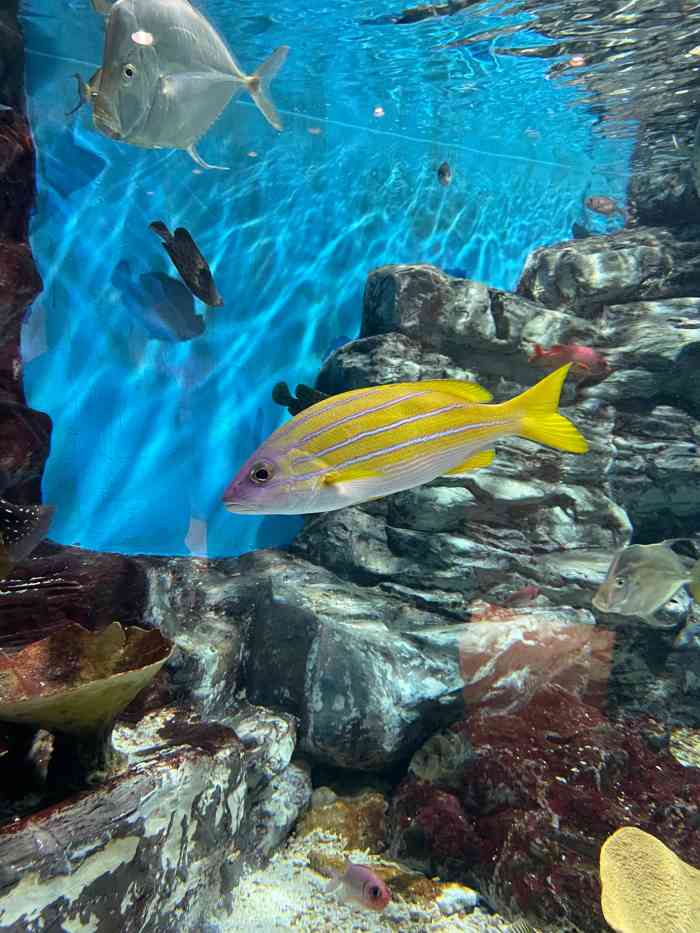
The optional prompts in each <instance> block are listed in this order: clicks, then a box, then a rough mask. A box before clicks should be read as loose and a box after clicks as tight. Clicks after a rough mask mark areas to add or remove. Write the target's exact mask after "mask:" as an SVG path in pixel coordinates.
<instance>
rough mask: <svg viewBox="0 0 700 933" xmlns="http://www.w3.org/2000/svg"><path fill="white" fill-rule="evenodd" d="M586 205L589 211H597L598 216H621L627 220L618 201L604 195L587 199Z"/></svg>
mask: <svg viewBox="0 0 700 933" xmlns="http://www.w3.org/2000/svg"><path fill="white" fill-rule="evenodd" d="M584 205H585V206H586V207H587V208H588V210H589V211H595V213H596V214H602V215H603V216H604V217H611V216H612V215H613V214H621V215H622V216H623V217H624V218H625V219H626V217H627V215H626V214H625V211H624V210H623V208H621V207H620V205H619V204H618V203H617V202H616V201H613V199H612V198H608V197H606V196H605V195H602V194H598V195H593V197H590V198H586V200H585V201H584Z"/></svg>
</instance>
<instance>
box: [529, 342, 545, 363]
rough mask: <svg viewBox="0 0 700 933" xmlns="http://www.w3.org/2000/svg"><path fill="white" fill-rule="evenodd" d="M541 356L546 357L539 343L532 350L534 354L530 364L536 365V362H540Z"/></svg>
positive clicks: (531, 356)
mask: <svg viewBox="0 0 700 933" xmlns="http://www.w3.org/2000/svg"><path fill="white" fill-rule="evenodd" d="M541 356H544V349H543V348H542V346H541V345H540V344H539V343H536V344H535V346H534V347H533V348H532V354H531V355H530V363H534V361H535V360H538V359H539V358H540V357H541Z"/></svg>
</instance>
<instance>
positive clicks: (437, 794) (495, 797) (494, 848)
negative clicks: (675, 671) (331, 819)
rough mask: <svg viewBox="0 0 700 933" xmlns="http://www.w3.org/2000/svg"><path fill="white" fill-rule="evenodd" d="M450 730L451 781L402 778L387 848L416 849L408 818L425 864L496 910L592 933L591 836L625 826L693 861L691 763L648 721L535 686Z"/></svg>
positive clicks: (595, 892) (595, 881)
mask: <svg viewBox="0 0 700 933" xmlns="http://www.w3.org/2000/svg"><path fill="white" fill-rule="evenodd" d="M453 731H458V732H461V733H462V734H463V735H464V736H465V737H466V738H467V739H468V740H469V741H470V743H471V744H472V747H473V750H474V752H475V754H474V756H473V757H471V758H469V759H468V760H467V761H466V763H465V767H464V775H463V782H462V784H461V787H459V789H457V790H456V791H453V792H452V793H447V792H446V791H445V790H444V789H443V788H440V787H439V786H435V785H430V784H425V783H419V782H416V781H414V780H412V779H407V780H405V781H404V782H403V783H402V784H401V785H400V786H399V788H398V789H397V792H396V795H395V797H394V800H393V804H392V810H391V824H392V827H393V834H392V847H393V848H394V849H396V850H397V851H399V850H400V849H401V847H402V846H403V848H404V851H405V850H407V849H409V850H410V849H411V848H412V849H413V854H416V852H417V846H416V844H415V843H416V838H417V837H416V826H418V827H419V828H420V830H421V835H420V841H421V842H422V844H423V848H424V858H425V860H426V863H427V864H430V866H431V868H432V869H433V870H436V871H438V872H441V873H442V872H446V873H448V874H450V875H451V876H452V877H455V875H457V876H459V877H466V876H469V877H475V878H477V879H479V881H480V883H481V885H482V889H483V891H484V892H485V893H487V894H488V895H490V896H491V897H492V898H493V899H495V901H496V902H497V905H498V906H499V907H501V908H502V909H506V910H513V911H518V912H521V913H524V914H526V915H527V916H528V917H529V918H530V919H531V920H532V921H533V922H535V923H538V922H539V923H543V924H546V923H561V922H564V921H566V920H574V921H575V923H576V925H577V926H578V927H579V928H580V929H581V930H584V931H590V933H598V931H599V930H600V929H601V928H603V926H604V921H603V916H602V913H601V908H600V882H599V876H598V856H599V852H600V847H601V845H602V843H603V842H604V841H605V839H606V838H607V837H608V836H610V834H611V833H613V832H614V831H615V830H616V829H618V828H620V827H621V826H625V825H629V826H638V827H640V828H641V829H644V830H646V831H647V832H651V833H653V834H654V836H656V837H657V838H658V839H660V840H661V841H662V842H664V843H665V844H666V845H668V846H669V847H670V848H671V849H672V850H673V851H674V852H676V853H678V854H680V855H682V857H683V859H684V860H685V861H686V862H688V864H690V865H693V866H697V867H700V833H698V829H697V816H696V814H697V813H698V812H700V769H697V768H692V767H684V766H683V765H681V764H680V763H679V762H677V761H676V759H675V758H673V756H672V755H671V754H670V752H669V751H668V748H667V747H664V740H663V733H662V730H661V727H660V725H659V723H657V722H655V721H654V720H652V719H649V718H645V719H636V720H625V721H611V720H608V719H606V717H605V716H604V715H603V713H602V712H601V711H600V710H599V709H596V708H594V707H591V706H588V705H586V704H585V703H583V702H582V701H581V700H580V699H578V698H577V697H575V696H572V695H571V694H569V693H567V692H566V691H565V690H563V689H562V688H560V687H546V688H544V689H542V690H540V691H538V692H537V693H536V694H535V696H534V697H533V698H532V700H531V702H530V703H529V704H528V705H527V706H526V707H525V708H524V709H520V710H519V711H518V713H517V715H486V714H485V713H483V712H482V713H479V714H478V715H474V716H472V717H470V718H469V719H468V720H467V721H465V722H463V723H460V724H458V725H456V726H455V727H453ZM412 843H413V845H412Z"/></svg>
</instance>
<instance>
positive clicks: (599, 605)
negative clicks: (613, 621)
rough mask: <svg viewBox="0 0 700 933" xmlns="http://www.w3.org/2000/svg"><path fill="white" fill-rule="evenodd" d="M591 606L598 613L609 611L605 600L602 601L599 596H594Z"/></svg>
mask: <svg viewBox="0 0 700 933" xmlns="http://www.w3.org/2000/svg"><path fill="white" fill-rule="evenodd" d="M591 605H592V606H593V608H594V609H597V610H598V611H599V612H608V609H609V607H608V601H607V599H602V598H601V597H600V596H594V597H593V599H592V600H591Z"/></svg>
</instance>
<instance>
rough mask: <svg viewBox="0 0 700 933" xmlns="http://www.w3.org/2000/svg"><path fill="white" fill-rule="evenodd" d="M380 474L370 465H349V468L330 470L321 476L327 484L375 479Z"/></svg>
mask: <svg viewBox="0 0 700 933" xmlns="http://www.w3.org/2000/svg"><path fill="white" fill-rule="evenodd" d="M381 475H382V474H381V473H380V472H378V471H377V470H376V469H372V468H371V467H363V466H358V467H350V468H349V469H347V470H345V469H339V470H331V471H330V472H328V473H326V475H325V476H324V477H323V482H324V483H326V484H327V485H329V486H330V485H333V484H335V483H351V482H353V481H354V480H357V479H376V478H377V477H378V476H381Z"/></svg>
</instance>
